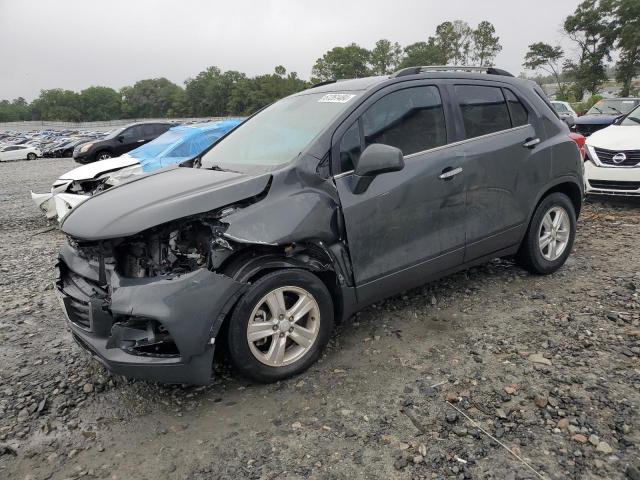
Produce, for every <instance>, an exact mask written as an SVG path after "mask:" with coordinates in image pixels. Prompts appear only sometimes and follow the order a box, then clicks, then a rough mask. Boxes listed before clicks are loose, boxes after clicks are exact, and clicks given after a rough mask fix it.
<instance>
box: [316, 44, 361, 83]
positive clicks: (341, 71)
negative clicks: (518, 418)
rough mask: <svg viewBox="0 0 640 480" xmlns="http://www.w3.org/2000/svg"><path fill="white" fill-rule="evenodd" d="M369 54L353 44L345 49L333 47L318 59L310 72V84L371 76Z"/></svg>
mask: <svg viewBox="0 0 640 480" xmlns="http://www.w3.org/2000/svg"><path fill="white" fill-rule="evenodd" d="M370 59H371V52H369V50H367V49H366V48H362V47H360V46H358V45H356V44H355V43H352V44H350V45H347V46H346V47H334V48H333V49H331V50H329V51H328V52H327V53H325V54H324V55H323V56H322V58H318V59H317V60H316V63H315V64H314V66H313V69H312V70H311V75H312V80H311V81H312V82H313V83H317V82H322V81H326V80H340V79H343V78H360V77H366V76H367V75H370V74H371V70H370V69H369V61H370Z"/></svg>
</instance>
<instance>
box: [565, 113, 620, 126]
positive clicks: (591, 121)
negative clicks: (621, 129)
mask: <svg viewBox="0 0 640 480" xmlns="http://www.w3.org/2000/svg"><path fill="white" fill-rule="evenodd" d="M619 116H620V115H583V116H581V117H578V118H576V125H609V124H610V123H613V121H614V120H615V119H616V118H618V117H619Z"/></svg>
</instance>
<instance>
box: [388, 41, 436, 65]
mask: <svg viewBox="0 0 640 480" xmlns="http://www.w3.org/2000/svg"><path fill="white" fill-rule="evenodd" d="M446 63H447V59H446V58H445V57H444V56H443V53H442V49H440V48H439V47H438V46H436V44H435V39H434V38H433V37H430V38H429V41H427V42H416V43H412V44H411V45H408V46H406V47H405V49H404V58H403V59H402V61H401V62H400V65H399V67H400V68H406V67H420V66H426V65H444V64H446Z"/></svg>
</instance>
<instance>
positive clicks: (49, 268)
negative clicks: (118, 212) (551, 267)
mask: <svg viewBox="0 0 640 480" xmlns="http://www.w3.org/2000/svg"><path fill="white" fill-rule="evenodd" d="M72 167H73V162H71V161H69V160H44V159H43V160H37V161H34V162H16V163H10V164H0V198H1V200H2V203H1V205H2V207H3V208H2V210H1V211H0V226H1V228H0V235H1V237H0V238H1V244H2V245H3V247H4V248H3V249H1V250H0V273H1V275H0V293H1V295H0V311H2V313H3V314H2V317H1V318H0V478H2V479H4V478H7V479H9V478H11V479H27V478H30V479H49V478H52V479H59V478H60V479H62V478H80V477H88V478H112V479H130V478H135V479H152V478H153V479H157V478H171V479H173V478H178V479H183V478H184V479H211V478H225V479H227V478H228V479H243V478H256V479H258V478H260V479H275V478H278V479H282V478H291V479H295V478H316V479H343V478H344V479H347V478H399V479H404V478H426V479H432V478H433V479H436V478H437V479H440V478H442V479H444V478H447V479H448V478H452V479H453V478H455V479H468V478H474V479H475V478H482V479H490V478H491V479H536V478H548V479H565V478H580V479H597V478H598V479H623V478H630V479H633V480H638V479H640V454H639V450H638V447H639V446H640V418H639V416H638V406H639V405H638V404H639V400H640V395H639V392H638V390H639V387H640V368H639V367H640V366H639V363H638V357H639V356H640V299H639V292H640V253H639V252H638V239H639V238H640V204H638V203H607V202H590V203H588V204H587V205H586V206H585V208H584V212H583V215H582V217H581V219H580V222H579V228H578V238H577V241H576V244H575V247H574V253H573V255H572V256H571V257H570V259H569V261H568V262H567V265H566V266H565V267H564V268H563V269H562V270H561V271H559V272H557V273H556V274H555V275H553V276H550V277H545V278H543V277H535V276H531V275H529V274H527V273H526V272H524V271H523V270H521V269H519V268H517V267H515V266H514V265H513V264H512V263H510V262H508V261H506V260H501V261H494V262H492V263H490V264H487V265H485V266H482V267H478V268H474V269H472V270H469V271H467V272H463V273H460V274H457V275H454V276H452V277H449V278H446V279H443V280H441V281H439V282H436V283H432V284H430V285H427V286H425V287H422V288H418V289H414V290H411V291H409V292H406V293H404V294H402V295H398V296H396V297H393V298H391V299H389V300H387V301H385V302H381V303H378V304H376V305H374V306H372V307H370V308H368V309H366V310H364V311H363V312H361V313H360V314H358V315H357V316H355V317H353V318H352V319H350V320H349V321H348V322H346V324H343V325H340V326H338V327H337V329H336V332H335V335H334V339H333V340H332V342H331V344H330V346H329V348H328V349H327V351H326V353H325V355H324V356H323V358H322V359H321V361H320V362H319V363H318V364H316V365H315V366H314V367H312V368H311V369H310V370H309V371H308V372H307V373H305V374H303V375H301V376H299V377H297V378H294V379H292V380H290V381H287V382H282V383H279V384H274V385H256V384H251V383H247V381H245V380H243V379H242V378H239V377H238V376H237V375H235V374H234V373H233V372H230V371H229V370H228V369H226V368H225V367H224V366H223V367H221V368H219V372H218V377H217V380H216V381H215V383H214V384H213V385H211V386H209V387H198V388H195V387H186V386H185V387H180V386H161V385H155V384H149V383H145V382H138V381H128V380H126V379H123V378H122V377H118V376H113V375H110V374H109V373H108V372H107V371H105V370H104V369H103V368H102V367H101V366H100V365H99V364H97V363H96V362H95V361H93V360H92V359H91V358H89V357H88V355H86V354H85V353H84V352H83V351H81V350H80V349H79V347H77V346H75V345H74V344H73V342H72V340H71V337H70V335H69V333H68V332H67V330H66V329H65V326H64V323H63V317H62V313H61V311H60V309H59V307H58V304H57V300H56V299H55V296H54V293H53V290H52V286H51V284H52V278H53V266H54V263H55V259H56V251H57V249H58V247H59V245H60V244H61V243H62V242H63V241H64V237H63V235H62V234H61V233H60V232H58V231H57V230H55V229H53V230H51V227H53V226H54V225H53V224H52V223H49V222H47V221H46V220H45V219H44V217H42V216H41V215H40V214H39V213H38V212H37V210H36V209H35V207H34V206H33V205H32V204H31V200H30V198H29V196H28V190H29V189H34V190H37V191H46V189H47V188H48V187H49V186H50V184H51V181H52V180H53V179H55V178H56V177H57V176H58V175H59V174H61V173H63V172H65V171H66V170H68V169H69V168H72ZM489 435H491V437H490V436H489Z"/></svg>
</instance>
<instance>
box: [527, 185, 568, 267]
mask: <svg viewBox="0 0 640 480" xmlns="http://www.w3.org/2000/svg"><path fill="white" fill-rule="evenodd" d="M575 235H576V213H575V208H574V206H573V203H571V200H570V199H569V197H567V196H566V195H565V194H563V193H560V192H555V193H552V194H550V195H548V196H547V197H545V198H544V199H543V200H542V201H541V202H540V205H538V208H536V211H535V213H534V214H533V218H532V219H531V224H530V225H529V229H528V230H527V234H526V236H525V238H524V241H523V242H522V245H521V246H520V251H519V252H518V255H517V260H518V263H519V264H520V265H522V266H523V267H524V268H526V269H527V270H529V271H530V272H532V273H537V274H541V275H547V274H550V273H553V272H555V271H556V270H558V269H559V268H560V267H561V266H562V265H564V262H565V261H566V260H567V257H568V256H569V254H570V253H571V248H572V247H573V241H574V239H575Z"/></svg>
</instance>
